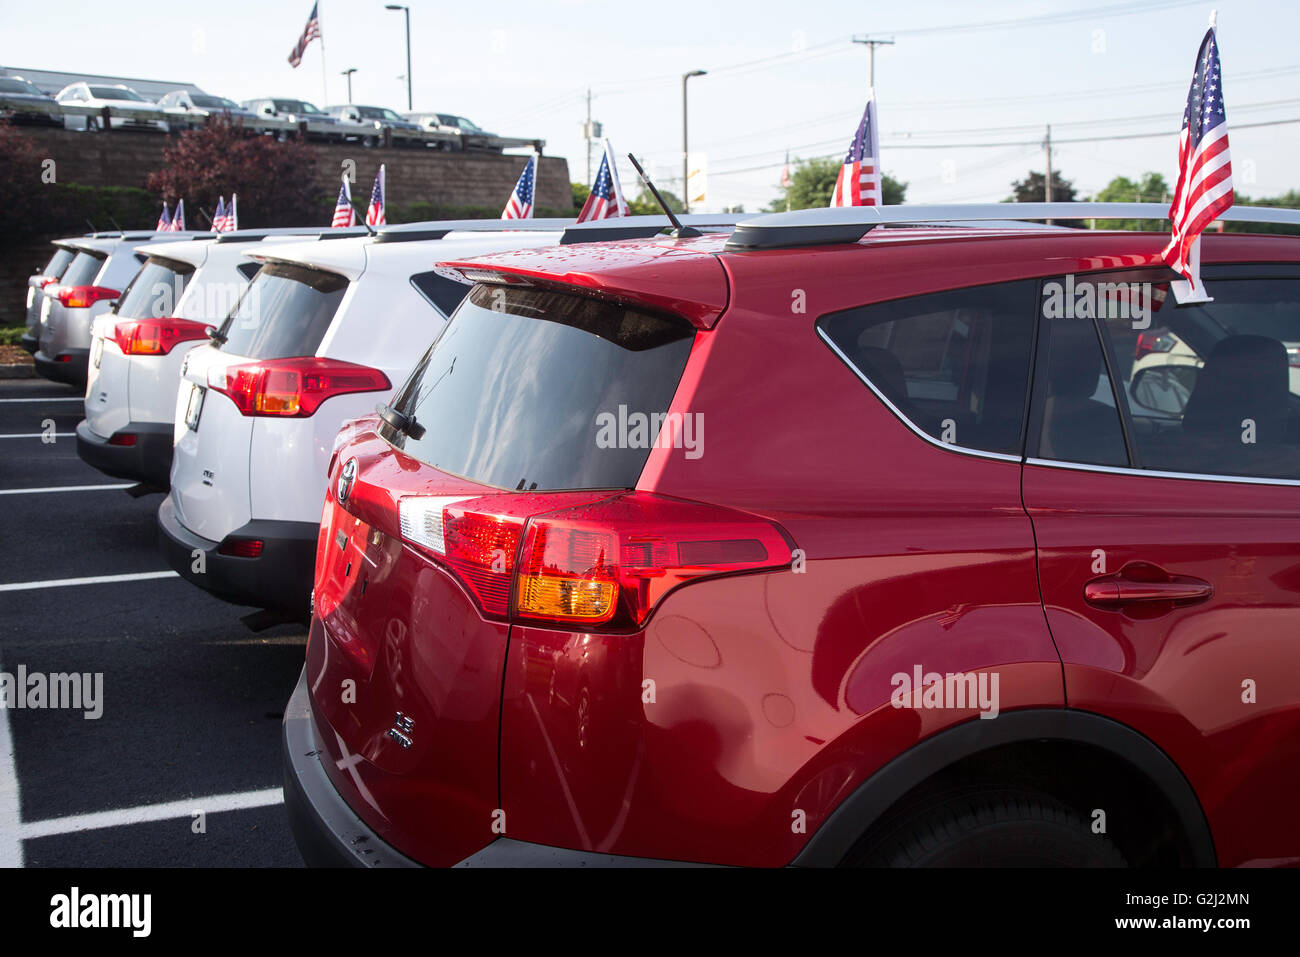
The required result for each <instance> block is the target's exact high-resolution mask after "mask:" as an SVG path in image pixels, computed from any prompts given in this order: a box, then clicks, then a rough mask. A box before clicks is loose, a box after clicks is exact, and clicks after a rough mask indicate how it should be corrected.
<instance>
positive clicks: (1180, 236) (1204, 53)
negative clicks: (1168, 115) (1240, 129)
mask: <svg viewBox="0 0 1300 957" xmlns="http://www.w3.org/2000/svg"><path fill="white" fill-rule="evenodd" d="M1232 200H1233V193H1232V157H1231V155H1230V154H1229V152H1228V115H1227V113H1225V112H1224V109H1223V83H1222V81H1221V79H1220V77H1219V44H1218V43H1217V42H1216V40H1215V37H1214V27H1213V26H1211V27H1210V29H1209V30H1207V31H1206V33H1205V39H1204V40H1202V41H1201V48H1200V50H1199V51H1198V52H1197V54H1196V69H1195V71H1194V72H1193V73H1192V87H1191V89H1190V90H1189V91H1188V93H1187V108H1186V109H1184V110H1183V127H1182V129H1181V130H1180V131H1179V134H1178V184H1177V185H1176V186H1175V187H1174V201H1173V203H1172V205H1170V207H1169V219H1170V221H1171V222H1172V224H1173V234H1172V235H1171V236H1170V238H1169V245H1168V246H1166V247H1165V248H1164V251H1163V252H1161V254H1160V255H1161V257H1162V258H1163V259H1164V261H1165V262H1166V263H1168V264H1169V266H1170V267H1171V268H1172V269H1174V270H1176V271H1177V272H1178V273H1180V274H1181V275H1182V276H1183V277H1184V278H1185V279H1187V280H1188V281H1190V282H1191V283H1192V284H1193V285H1196V284H1197V277H1196V276H1195V275H1194V271H1193V269H1192V268H1191V264H1190V262H1189V259H1190V257H1191V254H1192V247H1193V245H1194V244H1195V243H1196V241H1197V240H1198V239H1199V238H1200V235H1201V233H1202V231H1204V229H1205V227H1206V226H1208V225H1210V223H1212V222H1214V219H1215V217H1217V216H1218V215H1219V214H1220V213H1222V212H1223V211H1224V210H1226V209H1227V208H1228V207H1229V206H1231V205H1232Z"/></svg>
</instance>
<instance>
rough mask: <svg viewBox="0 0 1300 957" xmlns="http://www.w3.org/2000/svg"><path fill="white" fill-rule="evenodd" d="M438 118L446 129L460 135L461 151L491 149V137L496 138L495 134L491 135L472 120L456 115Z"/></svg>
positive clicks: (439, 116) (438, 115)
mask: <svg viewBox="0 0 1300 957" xmlns="http://www.w3.org/2000/svg"><path fill="white" fill-rule="evenodd" d="M436 116H437V117H438V121H439V123H441V124H442V126H443V127H444V128H446V129H453V130H456V132H458V133H460V141H461V149H466V150H478V149H490V148H491V137H493V136H496V134H495V133H489V132H487V130H485V129H483V128H482V127H480V126H479V125H478V124H477V123H475V122H473V121H472V120H468V119H466V118H465V117H463V116H457V115H456V114H454V113H438V114H436Z"/></svg>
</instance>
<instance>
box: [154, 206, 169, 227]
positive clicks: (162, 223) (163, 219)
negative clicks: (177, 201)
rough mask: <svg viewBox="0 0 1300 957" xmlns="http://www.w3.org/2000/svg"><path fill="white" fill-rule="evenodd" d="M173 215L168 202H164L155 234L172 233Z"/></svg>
mask: <svg viewBox="0 0 1300 957" xmlns="http://www.w3.org/2000/svg"><path fill="white" fill-rule="evenodd" d="M171 228H172V214H171V212H170V211H169V210H168V209H167V201H166V200H163V208H162V214H161V215H160V216H159V217H158V225H157V226H155V227H154V231H155V232H160V233H165V232H171Z"/></svg>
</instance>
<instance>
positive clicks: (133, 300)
mask: <svg viewBox="0 0 1300 957" xmlns="http://www.w3.org/2000/svg"><path fill="white" fill-rule="evenodd" d="M192 275H194V267H193V266H191V265H190V264H189V263H183V262H179V261H177V260H175V259H164V258H162V257H161V256H151V257H149V259H148V260H146V261H145V264H144V265H143V266H141V267H140V271H139V272H138V273H136V274H135V278H134V279H132V280H131V282H130V285H128V286H127V287H126V289H125V290H123V292H122V297H121V299H119V300H118V303H117V309H116V310H114V311H115V312H116V313H117V314H118V315H119V316H122V317H123V318H125V319H148V318H159V317H161V316H174V315H175V314H176V304H177V303H178V302H180V299H181V293H183V292H184V291H185V284H186V283H187V282H189V279H190V276H192Z"/></svg>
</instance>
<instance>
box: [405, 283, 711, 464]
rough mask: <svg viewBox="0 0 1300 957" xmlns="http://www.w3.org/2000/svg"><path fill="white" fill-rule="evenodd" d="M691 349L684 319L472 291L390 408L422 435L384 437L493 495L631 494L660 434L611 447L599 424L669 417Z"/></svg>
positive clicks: (607, 305) (526, 294)
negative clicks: (489, 487)
mask: <svg viewBox="0 0 1300 957" xmlns="http://www.w3.org/2000/svg"><path fill="white" fill-rule="evenodd" d="M693 341H694V330H693V329H692V327H691V326H690V325H689V324H688V323H687V322H686V321H684V320H682V319H676V318H669V317H666V316H660V315H654V314H650V313H646V312H641V311H639V310H637V309H633V308H629V307H626V306H621V305H618V304H616V303H611V302H604V301H599V300H595V299H588V298H584V297H580V296H571V295H566V294H563V293H556V292H546V291H541V290H536V289H519V288H507V287H502V286H486V285H480V286H475V287H474V288H473V290H472V291H471V292H470V294H469V296H468V297H467V298H466V299H465V301H464V302H463V303H462V304H461V306H460V309H459V310H458V311H457V312H456V314H455V316H453V317H452V319H451V321H450V322H449V323H448V324H447V325H446V327H444V330H443V333H442V335H441V336H440V337H439V338H438V340H437V341H436V342H434V344H433V345H432V346H431V347H430V348H429V351H428V352H427V353H425V355H424V358H423V359H421V360H420V363H419V365H418V366H416V368H415V371H414V372H412V374H411V378H410V379H408V380H407V382H406V384H405V385H404V386H403V387H402V390H401V392H400V393H399V395H398V397H397V398H396V399H395V400H394V404H395V406H396V408H397V409H398V410H399V411H401V412H404V413H406V414H408V415H414V416H415V419H416V422H417V425H418V426H419V427H418V428H416V429H413V430H411V431H412V432H414V433H415V434H416V435H418V436H419V437H418V438H415V437H412V436H409V435H406V434H403V433H395V432H394V433H392V434H388V433H390V432H391V430H387V429H386V430H385V433H386V436H387V437H388V439H389V440H390V441H391V442H393V444H394V445H396V446H397V447H398V448H401V449H403V450H405V451H406V452H407V453H408V454H410V455H413V456H415V457H416V458H418V459H420V460H421V461H423V462H426V463H428V464H429V465H432V466H434V467H436V468H439V469H442V470H443V471H446V472H450V473H452V474H455V475H461V476H464V477H466V478H468V479H471V480H472V481H475V482H480V483H482V484H485V485H492V486H496V487H497V488H505V489H518V490H532V489H542V490H557V489H598V488H610V489H622V488H631V487H633V486H634V485H635V484H636V482H637V479H638V478H639V477H640V474H641V470H642V469H643V468H644V467H645V462H646V458H647V457H648V455H649V449H650V443H651V442H652V441H653V439H654V436H653V435H649V436H645V435H642V436H640V437H639V438H638V439H637V440H636V441H633V440H632V439H633V438H634V437H635V434H634V433H633V432H629V433H628V441H625V442H624V441H619V442H608V441H603V440H602V436H603V435H604V426H603V425H602V423H607V420H608V419H609V418H610V417H614V418H615V419H617V418H618V417H620V415H621V416H622V417H623V418H624V421H634V417H635V416H637V415H638V414H640V415H641V416H643V417H644V419H643V420H642V421H646V420H649V421H653V416H655V415H662V414H663V413H665V412H667V410H668V406H669V403H670V402H671V400H672V397H673V394H674V392H676V390H677V384H678V382H679V381H680V379H681V376H682V371H683V370H684V369H685V368H686V360H687V357H688V356H689V354H690V350H691V343H692V342H693ZM659 421H660V422H662V421H663V420H662V418H661V419H659Z"/></svg>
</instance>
